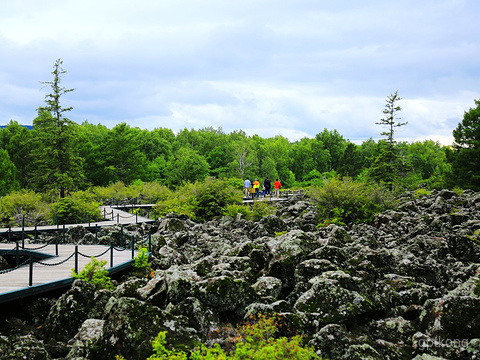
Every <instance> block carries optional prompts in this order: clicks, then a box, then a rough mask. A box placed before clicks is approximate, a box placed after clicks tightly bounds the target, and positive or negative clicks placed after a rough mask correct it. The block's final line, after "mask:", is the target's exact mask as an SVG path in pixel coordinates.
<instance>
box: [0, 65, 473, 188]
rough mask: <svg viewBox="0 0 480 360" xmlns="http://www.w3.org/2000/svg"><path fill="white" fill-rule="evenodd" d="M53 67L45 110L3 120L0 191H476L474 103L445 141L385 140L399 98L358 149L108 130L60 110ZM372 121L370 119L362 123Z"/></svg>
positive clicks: (58, 72) (317, 142)
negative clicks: (268, 181)
mask: <svg viewBox="0 0 480 360" xmlns="http://www.w3.org/2000/svg"><path fill="white" fill-rule="evenodd" d="M64 73H65V71H64V70H63V68H62V61H61V60H57V62H56V63H55V66H54V71H53V72H52V74H53V78H54V79H53V81H51V82H44V84H46V85H48V86H50V87H51V93H50V94H48V95H47V96H46V97H45V105H44V106H42V107H39V108H38V116H37V117H36V118H35V119H34V120H33V130H28V129H27V128H25V127H22V126H21V125H19V124H18V123H17V122H16V121H14V120H10V122H9V123H8V125H7V126H6V127H4V128H2V129H1V130H0V185H1V187H0V192H1V193H0V195H5V194H7V193H8V192H11V191H14V190H19V189H32V190H34V191H37V192H46V191H51V192H53V193H56V194H58V196H59V197H64V196H66V195H67V194H68V193H71V192H73V191H76V190H83V189H87V188H89V187H91V186H108V185H110V184H112V183H116V182H123V183H124V184H126V185H128V184H132V183H134V182H136V181H143V182H156V183H159V184H163V185H166V186H168V187H171V188H176V187H179V186H181V185H182V184H185V183H188V182H195V181H203V180H205V179H206V178H207V177H214V178H238V179H244V178H246V177H250V178H255V177H257V178H260V179H264V178H266V177H270V178H274V179H275V178H279V179H280V180H281V182H282V184H283V185H284V186H285V187H295V186H298V187H300V186H302V187H303V186H309V185H312V184H319V183H321V182H322V181H324V180H325V179H328V178H332V177H336V176H338V177H349V178H352V179H355V180H362V181H374V182H377V183H384V184H386V185H388V186H389V187H390V188H399V189H405V188H417V187H426V188H453V187H460V188H472V189H475V190H480V181H479V180H480V166H479V165H480V164H479V162H480V101H478V100H475V105H476V107H475V108H471V109H469V110H468V111H466V112H465V114H464V119H463V121H462V122H461V123H460V124H459V125H458V127H457V128H456V129H455V130H453V136H454V138H455V143H454V144H453V145H452V146H442V145H441V144H440V143H438V142H435V141H432V140H425V141H417V142H412V143H409V142H403V141H396V140H395V136H394V135H395V128H396V127H398V126H403V125H406V122H403V123H402V122H399V121H398V118H399V117H398V116H397V115H398V113H399V111H400V110H401V108H400V106H399V101H400V100H401V98H400V97H399V96H398V94H397V93H396V92H395V93H394V94H392V95H390V96H389V97H388V98H387V101H386V106H385V110H384V114H385V118H384V119H381V120H380V122H379V124H380V125H382V126H385V127H386V131H384V132H382V133H381V134H382V135H383V136H384V138H383V139H381V140H378V141H375V140H373V139H372V138H370V139H368V140H366V141H364V142H363V143H362V144H355V143H352V142H350V141H349V140H348V139H345V138H344V137H343V136H342V135H341V134H340V133H339V132H338V131H337V130H328V129H324V130H323V131H322V132H321V133H318V134H316V136H315V137H313V138H307V137H305V138H302V139H300V140H299V141H295V142H290V141H289V140H288V139H287V138H285V137H283V136H280V135H278V136H275V137H270V138H262V137H260V136H258V135H253V136H248V135H247V134H246V133H245V132H244V131H242V130H236V131H233V132H231V133H228V134H227V133H225V132H224V131H223V130H222V128H217V129H215V128H212V127H208V128H203V129H198V130H195V129H186V128H185V129H183V130H180V131H178V132H177V133H174V132H173V131H172V130H171V129H167V128H156V129H154V130H145V129H140V128H138V127H131V126H129V125H128V124H126V123H120V124H118V125H116V126H115V127H113V128H112V129H109V128H107V127H106V126H104V125H101V124H96V125H95V124H92V123H89V122H88V121H84V122H83V123H81V124H78V123H75V122H73V121H71V120H70V119H68V118H67V117H66V114H67V112H69V111H71V110H72V109H71V108H63V107H62V106H61V99H62V97H63V96H64V95H65V94H67V93H69V92H70V91H72V90H73V89H67V88H65V87H62V86H61V80H62V76H63V74H64ZM372 121H375V119H372Z"/></svg>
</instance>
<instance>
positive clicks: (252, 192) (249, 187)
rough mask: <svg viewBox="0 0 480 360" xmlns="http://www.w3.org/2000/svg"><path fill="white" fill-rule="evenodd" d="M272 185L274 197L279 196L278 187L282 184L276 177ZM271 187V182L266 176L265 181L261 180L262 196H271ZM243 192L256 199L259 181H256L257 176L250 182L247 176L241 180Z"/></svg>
mask: <svg viewBox="0 0 480 360" xmlns="http://www.w3.org/2000/svg"><path fill="white" fill-rule="evenodd" d="M273 187H274V189H275V195H274V196H275V197H276V198H279V197H280V188H281V187H282V184H281V183H280V181H279V180H278V179H276V180H275V182H274V183H273ZM271 189H272V183H271V182H270V179H269V178H268V177H267V178H266V179H265V181H264V182H263V189H262V193H263V197H265V196H271V194H270V191H271ZM243 193H244V194H245V196H246V197H250V196H251V197H252V199H254V198H255V197H256V198H257V199H258V198H259V197H260V182H259V181H258V179H257V178H255V181H254V182H253V183H252V182H251V181H250V179H249V178H247V179H246V180H245V181H244V182H243Z"/></svg>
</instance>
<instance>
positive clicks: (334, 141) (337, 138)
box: [315, 129, 347, 171]
mask: <svg viewBox="0 0 480 360" xmlns="http://www.w3.org/2000/svg"><path fill="white" fill-rule="evenodd" d="M315 138H316V139H317V140H319V141H321V142H322V144H323V148H324V149H325V150H328V152H329V153H330V163H329V164H328V169H327V171H331V170H338V168H339V166H340V162H341V160H342V154H343V152H344V150H345V147H346V145H347V141H346V140H345V139H344V138H343V136H342V135H340V134H339V132H338V131H337V130H333V131H328V130H327V129H324V130H323V131H322V132H321V133H320V134H317V135H316V136H315Z"/></svg>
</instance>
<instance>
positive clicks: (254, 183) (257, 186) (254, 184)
mask: <svg viewBox="0 0 480 360" xmlns="http://www.w3.org/2000/svg"><path fill="white" fill-rule="evenodd" d="M253 188H254V189H255V196H256V197H257V199H258V197H259V196H260V194H259V191H260V181H258V179H257V178H255V181H254V182H253Z"/></svg>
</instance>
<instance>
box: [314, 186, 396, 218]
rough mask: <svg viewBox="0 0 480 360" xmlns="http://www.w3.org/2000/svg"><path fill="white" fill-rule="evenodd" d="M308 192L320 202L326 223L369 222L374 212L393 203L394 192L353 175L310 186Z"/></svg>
mask: <svg viewBox="0 0 480 360" xmlns="http://www.w3.org/2000/svg"><path fill="white" fill-rule="evenodd" d="M308 193H309V195H310V197H311V198H312V199H313V200H314V201H315V202H316V203H317V206H318V214H319V220H320V222H323V224H325V225H327V224H330V223H335V224H339V225H342V224H348V223H361V222H365V223H369V222H371V221H372V220H373V218H374V216H375V214H377V213H379V212H381V211H384V210H386V209H389V208H392V207H393V205H394V200H393V195H392V193H391V192H390V191H388V190H387V189H385V188H383V187H381V186H379V185H375V184H367V183H365V182H354V181H353V180H351V179H350V178H344V179H342V180H340V179H338V178H333V179H331V180H329V181H326V182H325V183H324V185H323V186H322V187H312V188H310V189H309V191H308Z"/></svg>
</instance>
